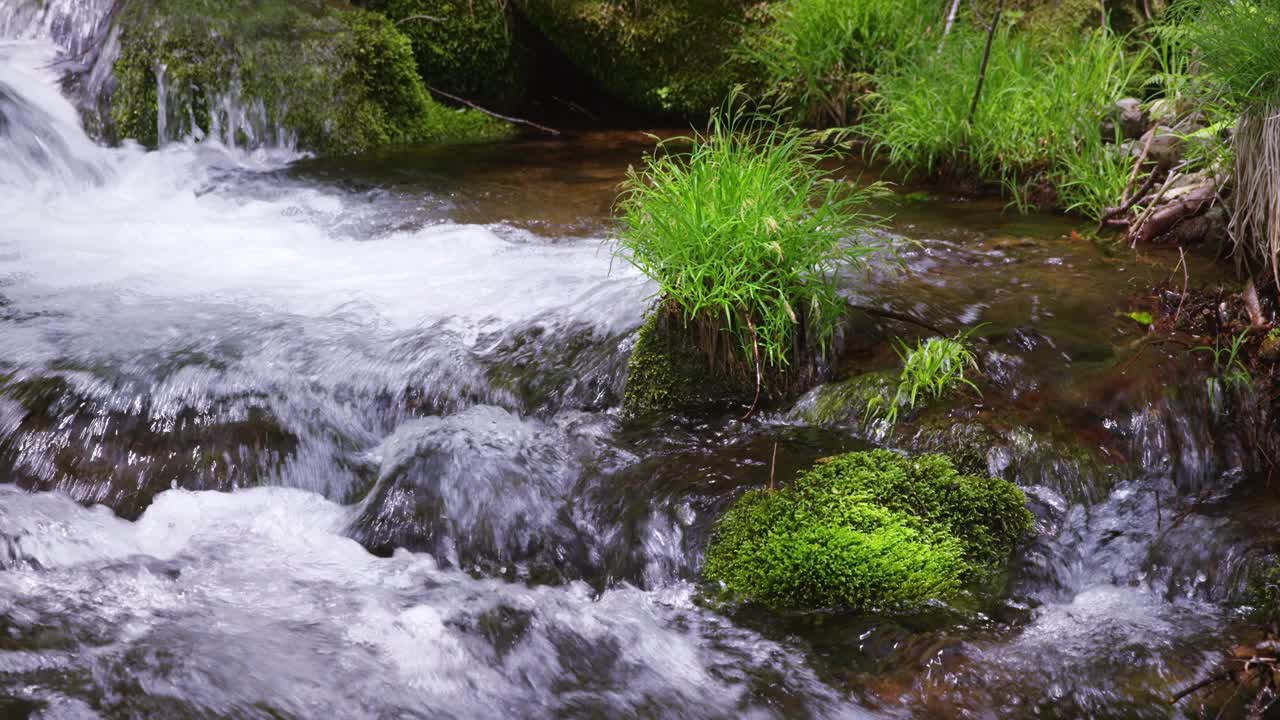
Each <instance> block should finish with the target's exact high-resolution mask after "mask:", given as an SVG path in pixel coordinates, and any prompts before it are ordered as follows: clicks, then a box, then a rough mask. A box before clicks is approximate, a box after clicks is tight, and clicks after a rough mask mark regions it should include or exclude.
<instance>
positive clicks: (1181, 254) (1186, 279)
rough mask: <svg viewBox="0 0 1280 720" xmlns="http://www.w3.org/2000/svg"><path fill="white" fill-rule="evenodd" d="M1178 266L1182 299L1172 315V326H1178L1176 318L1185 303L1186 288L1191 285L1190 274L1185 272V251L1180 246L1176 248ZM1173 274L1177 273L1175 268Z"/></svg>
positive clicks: (1180, 313) (1179, 315) (1180, 314)
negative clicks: (1180, 270) (1180, 269)
mask: <svg viewBox="0 0 1280 720" xmlns="http://www.w3.org/2000/svg"><path fill="white" fill-rule="evenodd" d="M1178 265H1180V266H1182V297H1181V298H1180V299H1179V300H1178V309H1177V310H1176V311H1174V313H1173V324H1174V325H1175V326H1176V325H1177V324H1178V318H1179V317H1181V316H1182V304H1183V303H1185V302H1186V301H1187V286H1188V285H1190V284H1191V273H1190V272H1189V271H1188V270H1187V251H1186V250H1183V249H1182V247H1181V246H1179V247H1178ZM1173 271H1174V272H1177V271H1178V268H1177V266H1175V267H1174V268H1173Z"/></svg>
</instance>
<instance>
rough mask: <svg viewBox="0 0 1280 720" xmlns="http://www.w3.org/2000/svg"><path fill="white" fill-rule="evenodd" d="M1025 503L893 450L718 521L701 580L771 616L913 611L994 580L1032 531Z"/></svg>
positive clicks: (854, 456) (770, 494) (822, 466)
mask: <svg viewBox="0 0 1280 720" xmlns="http://www.w3.org/2000/svg"><path fill="white" fill-rule="evenodd" d="M1032 522H1033V517H1032V515H1031V513H1030V511H1028V510H1027V508H1026V497H1025V496H1024V495H1023V493H1022V491H1021V490H1020V489H1018V487H1017V486H1015V485H1013V484H1012V483H1009V482H1008V481H1005V480H1000V479H996V478H989V477H982V476H977V475H964V474H962V473H960V472H958V471H957V470H956V469H955V467H954V465H953V464H952V462H951V461H950V460H949V459H948V458H946V457H945V456H942V455H922V456H919V457H916V458H907V457H903V456H901V455H898V454H896V453H893V452H889V451H887V450H875V451H870V452H854V453H849V454H846V455H841V456H838V457H835V458H831V459H829V460H827V461H825V462H820V463H819V464H818V465H816V466H815V467H814V468H813V469H811V470H810V471H809V472H807V473H805V474H803V475H801V476H800V477H799V478H798V479H796V480H795V481H794V482H793V483H791V484H790V485H788V486H786V487H784V488H782V489H780V490H776V491H771V490H763V489H761V490H752V491H749V492H747V493H746V494H744V495H743V496H742V497H740V498H739V499H738V500H737V501H736V502H735V503H734V504H733V506H732V507H730V509H729V510H728V511H727V512H726V513H725V514H724V515H723V516H722V517H721V518H720V520H719V521H718V523H717V525H716V529H715V532H714V534H713V537H712V540H711V544H710V546H709V547H708V549H707V555H706V563H705V565H704V568H703V576H704V578H705V579H706V580H708V581H710V582H712V583H720V584H722V585H723V587H724V589H725V590H726V591H727V592H728V594H729V595H730V596H732V597H736V598H740V599H744V600H748V601H751V602H756V603H760V604H762V605H765V606H768V607H770V608H773V609H779V610H785V609H812V608H830V607H848V608H854V609H860V610H868V609H909V608H911V607H915V606H919V605H921V604H923V603H926V602H928V601H931V600H947V599H951V598H954V597H956V596H957V595H959V594H960V593H961V592H962V591H963V589H964V587H965V585H966V584H967V583H970V582H974V581H979V580H981V579H984V578H986V577H988V576H990V575H991V574H992V573H993V572H995V571H997V570H998V569H999V567H1000V565H1001V564H1002V563H1003V562H1004V561H1005V560H1006V559H1007V558H1008V556H1009V554H1010V553H1011V552H1012V551H1013V550H1014V549H1015V548H1016V547H1017V545H1018V543H1019V542H1020V541H1021V540H1022V539H1023V538H1024V537H1025V536H1026V535H1027V533H1029V532H1030V530H1031V528H1032Z"/></svg>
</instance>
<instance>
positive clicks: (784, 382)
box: [618, 102, 883, 392]
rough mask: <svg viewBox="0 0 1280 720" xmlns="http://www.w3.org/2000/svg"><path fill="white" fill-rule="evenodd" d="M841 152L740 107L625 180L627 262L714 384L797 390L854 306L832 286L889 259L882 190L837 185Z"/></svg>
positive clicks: (670, 145)
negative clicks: (876, 209) (653, 291)
mask: <svg viewBox="0 0 1280 720" xmlns="http://www.w3.org/2000/svg"><path fill="white" fill-rule="evenodd" d="M834 152H835V151H834V150H832V149H828V148H825V147H824V146H822V145H821V144H820V143H819V139H818V137H817V136H815V135H813V134H811V133H807V132H804V131H801V130H798V129H795V128H789V127H785V126H783V125H781V124H779V123H778V122H777V121H776V120H773V119H770V118H769V117H767V116H764V115H747V114H743V113H738V112H735V111H734V109H733V107H732V102H731V103H730V105H729V107H728V109H726V110H724V111H722V112H719V113H716V114H715V115H714V116H713V117H712V119H711V121H710V124H709V126H708V129H707V130H706V131H705V132H701V133H695V134H694V135H692V136H690V137H683V138H675V139H671V140H666V141H664V142H661V143H660V144H659V146H658V147H657V149H656V150H655V151H654V153H653V154H652V155H651V156H650V157H649V158H647V159H646V161H645V163H644V165H643V166H642V167H641V168H640V169H638V170H636V169H632V170H631V171H630V172H629V173H628V175H627V179H626V181H625V185H624V188H623V192H622V195H621V198H620V200H619V202H618V212H619V242H620V253H621V255H622V257H624V258H625V259H626V260H627V261H628V262H630V263H631V264H632V265H634V266H635V267H636V268H638V269H639V270H640V271H641V272H643V273H644V274H645V275H647V276H649V277H650V278H652V279H653V280H654V281H655V282H656V283H657V284H658V288H659V295H660V303H659V306H658V307H659V310H658V312H667V313H673V314H675V315H678V316H679V317H680V318H681V319H682V320H683V325H684V327H685V332H687V333H688V335H689V336H690V337H692V338H693V339H694V341H695V343H696V345H697V347H698V348H699V349H700V351H701V353H702V354H703V356H704V358H705V359H706V361H707V364H708V366H709V367H710V368H711V369H712V370H713V371H714V372H715V373H716V374H717V375H719V376H722V377H728V378H731V379H734V380H737V381H739V382H740V384H741V385H744V386H747V387H751V386H754V387H755V388H756V389H757V391H759V390H760V388H761V385H762V384H763V385H764V386H765V388H764V389H765V391H766V392H768V391H769V390H770V388H773V389H783V388H786V387H794V386H797V385H799V384H802V383H803V382H804V380H805V378H806V377H807V370H808V369H811V368H812V366H813V364H814V362H815V361H816V359H817V358H819V357H821V356H822V355H824V354H825V353H826V352H827V350H828V349H829V347H830V346H831V343H832V340H833V338H834V337H835V335H836V333H837V330H838V328H839V325H840V323H841V320H842V319H843V317H844V315H845V310H846V304H845V300H844V299H843V297H841V295H840V293H839V292H838V291H837V288H836V283H835V277H836V275H837V273H840V272H846V271H848V270H850V269H857V268H860V267H863V266H864V265H865V263H866V261H867V259H868V258H869V256H871V255H872V254H873V253H875V252H877V251H878V250H880V247H879V245H878V244H876V243H873V242H871V240H870V238H869V235H868V234H867V233H866V232H865V231H866V230H867V229H868V228H869V227H871V226H873V225H874V224H875V220H874V219H873V218H872V217H871V216H870V215H868V214H867V213H866V212H864V206H865V203H866V202H867V201H868V200H869V199H870V198H871V197H873V196H875V195H878V194H880V193H882V192H883V190H882V188H881V186H879V185H873V186H870V187H859V186H856V185H854V184H851V183H848V182H843V181H841V180H839V179H838V178H836V177H834V176H833V175H832V174H831V173H830V172H829V171H828V170H827V169H825V168H824V166H823V163H824V162H825V161H827V160H828V159H830V158H832V157H833V156H834Z"/></svg>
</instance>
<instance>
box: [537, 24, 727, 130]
mask: <svg viewBox="0 0 1280 720" xmlns="http://www.w3.org/2000/svg"><path fill="white" fill-rule="evenodd" d="M515 1H516V4H517V6H518V7H519V9H520V10H521V11H522V12H523V13H524V14H525V15H526V17H528V18H529V20H531V21H532V23H533V24H534V26H536V27H537V28H538V29H539V30H540V31H541V32H542V34H543V35H545V36H546V38H547V39H548V40H549V41H550V42H551V43H552V44H554V45H555V46H556V48H557V49H559V50H560V52H562V53H564V55H565V56H566V57H568V59H569V60H570V62H572V63H573V64H574V65H576V66H577V67H579V68H581V69H583V70H584V71H586V72H587V73H588V74H589V75H590V76H591V77H592V78H593V79H594V80H595V81H596V82H597V83H599V85H600V87H602V88H604V90H605V91H606V92H608V93H609V94H611V95H612V96H613V97H615V98H617V99H619V100H621V101H623V102H625V103H627V104H628V105H630V106H632V107H634V108H636V109H638V110H641V111H645V112H649V113H654V114H664V115H672V116H699V115H705V114H706V113H707V111H708V110H710V109H711V108H713V107H717V106H719V105H720V104H721V103H722V102H723V100H724V98H725V97H726V95H727V94H728V92H729V90H730V88H732V87H733V85H734V84H736V83H739V82H743V81H745V80H748V79H750V78H751V76H752V73H751V71H750V68H749V67H747V65H746V64H745V63H744V62H743V61H741V60H739V59H737V58H736V57H735V54H734V52H733V49H734V48H735V47H736V46H737V44H738V42H739V41H740V38H741V35H742V28H743V26H744V24H745V23H749V22H751V19H752V12H751V7H752V4H751V3H748V2H744V1H743V0H647V1H645V2H634V1H633V0H515Z"/></svg>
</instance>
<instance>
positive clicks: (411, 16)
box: [396, 15, 444, 25]
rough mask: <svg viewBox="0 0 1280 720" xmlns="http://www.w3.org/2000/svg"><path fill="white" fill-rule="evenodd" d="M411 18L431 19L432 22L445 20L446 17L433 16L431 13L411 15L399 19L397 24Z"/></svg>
mask: <svg viewBox="0 0 1280 720" xmlns="http://www.w3.org/2000/svg"><path fill="white" fill-rule="evenodd" d="M410 20H429V21H431V22H444V18H438V17H432V16H430V15H410V16H409V17H402V18H400V19H399V20H397V21H396V25H399V24H400V23H407V22H409V21H410Z"/></svg>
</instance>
